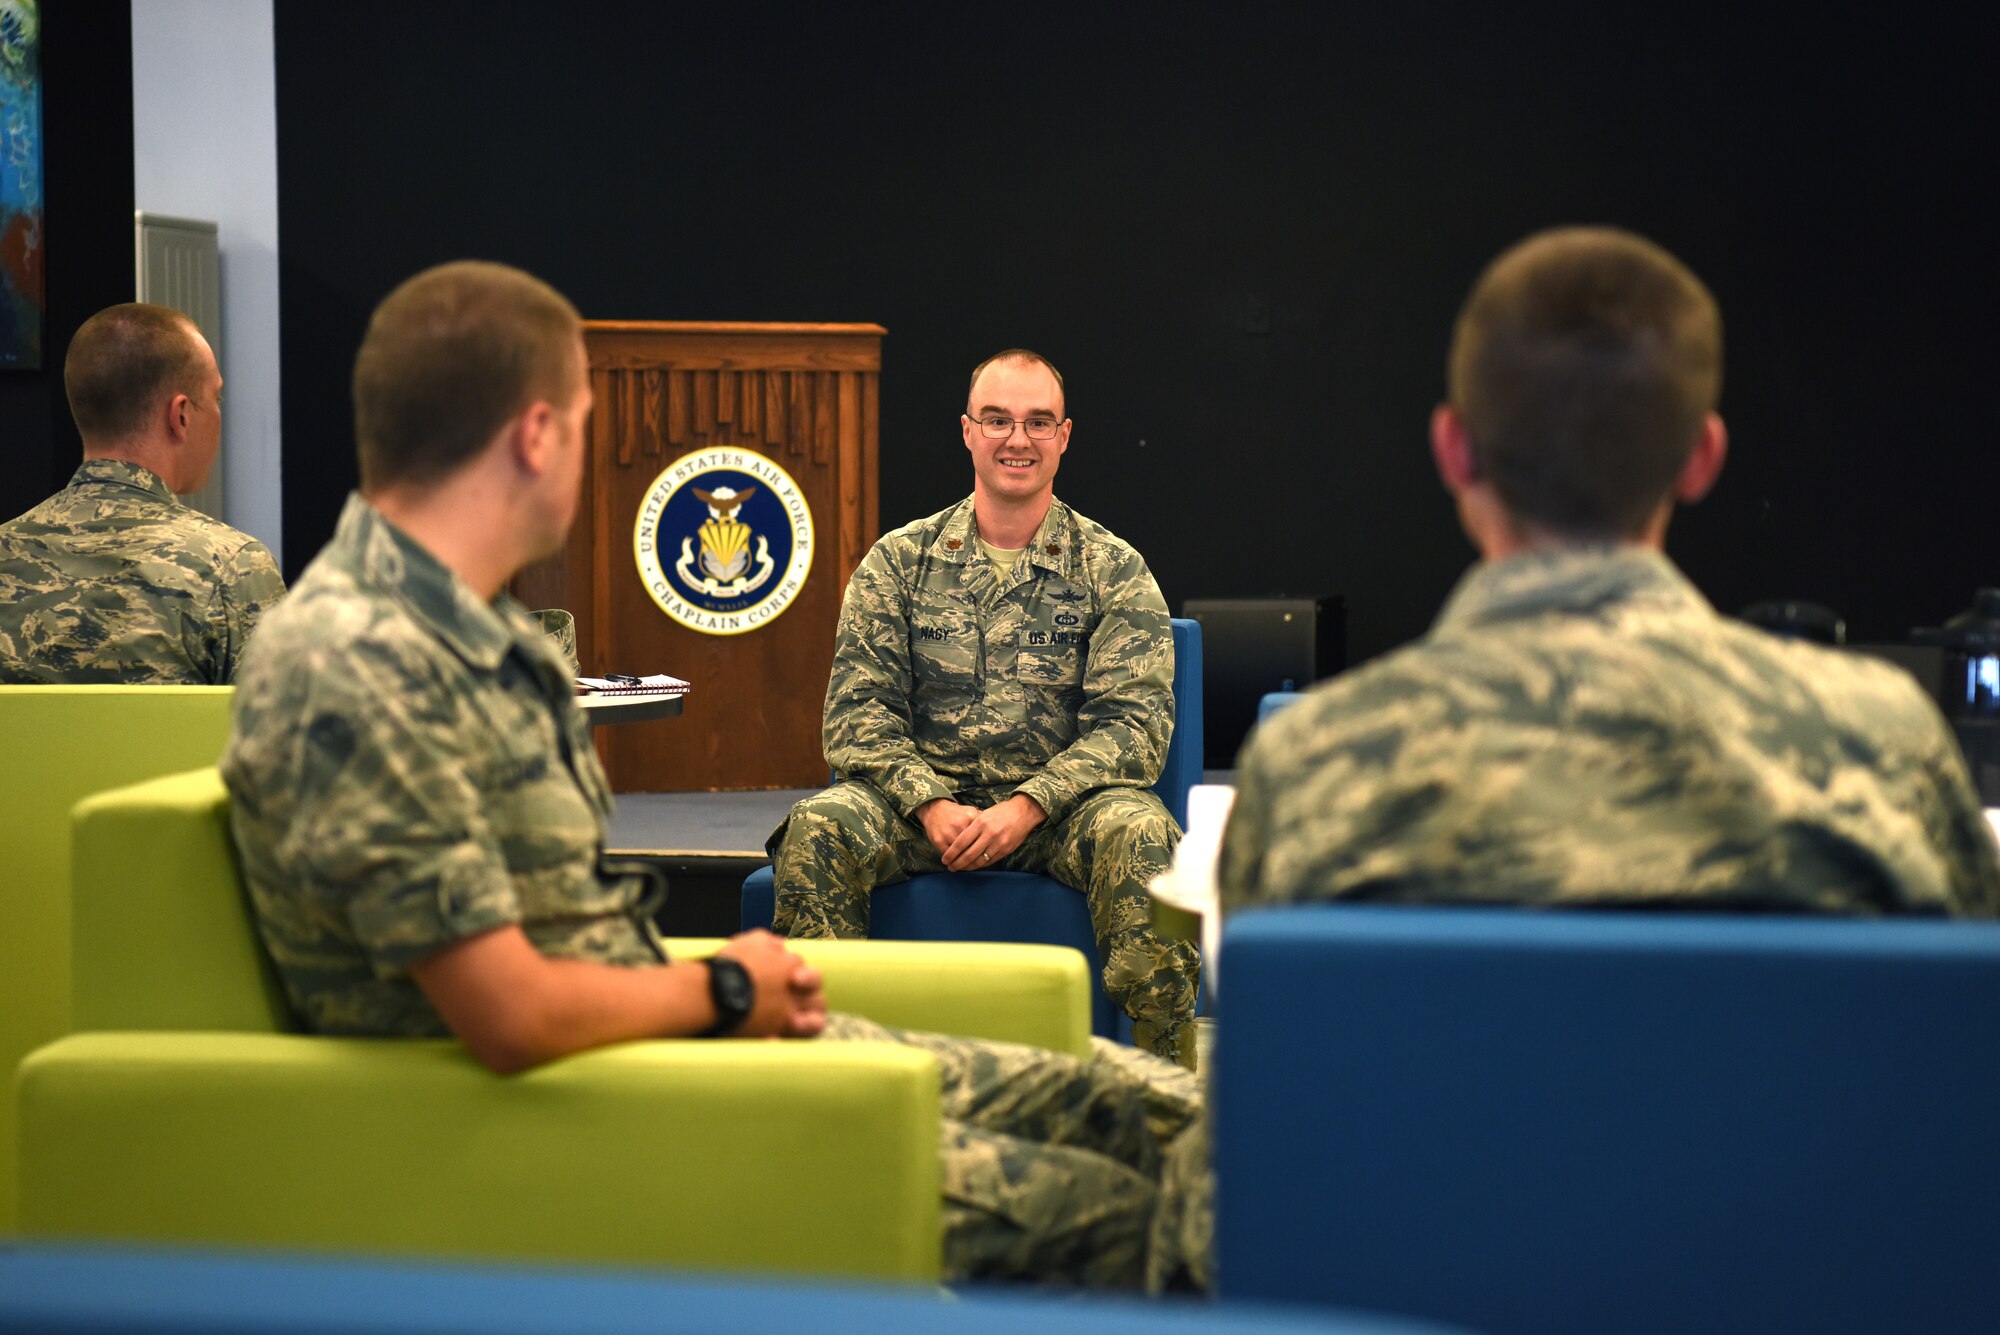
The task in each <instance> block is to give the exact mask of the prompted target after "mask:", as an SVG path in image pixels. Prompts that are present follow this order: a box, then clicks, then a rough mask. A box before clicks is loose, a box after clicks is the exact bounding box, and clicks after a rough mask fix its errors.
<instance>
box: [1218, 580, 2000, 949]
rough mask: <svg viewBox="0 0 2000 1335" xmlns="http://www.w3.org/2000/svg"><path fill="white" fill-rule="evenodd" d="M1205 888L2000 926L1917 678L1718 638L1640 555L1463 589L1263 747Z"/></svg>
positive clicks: (1954, 766)
mask: <svg viewBox="0 0 2000 1335" xmlns="http://www.w3.org/2000/svg"><path fill="white" fill-rule="evenodd" d="M1221 880H1222V894H1223V902H1224V904H1225V905H1226V906H1230V907H1243V906H1247V905H1256V904H1266V903H1280V902H1287V901H1295V900H1313V899H1356V900H1382V901H1402V902H1426V901H1467V902H1475V901H1476V902H1487V903H1537V904H1587V903H1620V904H1628V905H1642V904H1654V905H1676V904H1690V905H1691V904H1706V905H1713V906H1715V907H1723V908H1726V907H1742V908H1756V909H1779V910H1794V911H1805V912H1828V913H1896V912H1929V913H1971V914H1982V915H1983V914H1992V913H1995V912H1996V911H2000V860H1997V859H1996V853H1995V848H1994V841H1993V839H1992V836H1991V834H1990V833H1989V832H1988V830H1987V828H1986V826H1985V823H1984V820H1983V818H1982V816H1981V813H1980V809H1979V806H1978V802H1977V799H1976V798H1975V796H1974V794H1973V791H1972V788H1971V784H1970V781H1969V780H1968V778H1967V777H1966V773H1965V768H1964V763H1963V760H1962V758H1961V757H1960V755H1959V753H1958V749H1957V745H1956V743H1955V742H1954V740H1953V738H1952V735H1951V732H1950V730H1949V729H1948V728H1947V727H1946V725H1945V723H1944V720H1943V719H1942V717H1941V716H1940V715H1939V713H1938V711H1937V709H1936V708H1935V707H1934V706H1933V705H1932V703H1931V701H1930V700H1929V698H1928V697H1926V696H1925V695H1924V694H1923V692H1922V690H1921V689H1920V688H1919V687H1918V686H1917V684H1916V682H1915V681H1914V680H1912V679H1911V678H1910V677H1909V676H1908V675H1907V674H1905V673H1903V672H1902V671H1900V670H1899V669H1896V668H1894V667H1891V666H1889V665H1887V664H1884V663H1879V662H1876V661H1874V660H1872V659H1868V658H1863V657H1860V656H1857V655H1854V654H1847V653H1840V652H1836V651H1834V650H1830V649H1822V648H1819V647H1817V646H1814V645H1809V644H1803V643H1800V642H1797V641H1792V640H1781V639H1778V638H1776V637H1773V636H1770V635H1766V634H1764V633H1763V632H1761V631H1758V630H1754V629H1752V628H1750V627H1748V626H1745V625H1743V624H1741V623H1738V622H1735V621H1730V620H1727V619H1725V618H1722V617H1719V616H1717V615H1716V614H1715V612H1714V610H1713V609H1712V608H1710V607H1709V605H1708V604H1707V602H1706V601H1704V600H1703V598H1702V597H1701V595H1700V594H1699V593H1697V592H1696V591H1695V589H1694V587H1693V585H1691V584H1689V583H1688V581H1687V580H1686V578H1685V577H1684V576H1682V575H1681V573H1680V572H1679V571H1678V570H1677V569H1676V568H1675V567H1674V566H1673V564H1672V563H1671V562H1669V561H1668V560H1667V558H1666V557H1665V556H1663V555H1661V554H1660V553H1658V552H1652V551H1646V550H1642V549H1636V548H1602V547H1600V548H1594V549H1585V550H1572V551H1567V552H1559V553H1549V554H1540V555H1531V556H1521V557H1514V558H1511V559H1508V560H1504V561H1499V562H1493V563H1487V564H1482V565H1479V566H1475V567H1474V568H1473V570H1472V571H1471V573H1470V574H1468V575H1467V576H1466V577H1465V579H1464V580H1462V581H1461V582H1460V584H1459V586H1458V588H1457V590H1456V591H1455V592H1454V593H1453V594H1452V596H1451V598H1450V600H1449V601H1448V602H1447V603H1446V604H1445V607H1444V610H1443V612H1442V613H1441V614H1440V615H1439V617H1438V619H1437V623H1436V625H1435V626H1434V627H1433V628H1432V630H1431V632H1430V634H1429V635H1428V636H1426V637H1425V638H1424V639H1423V640H1421V641H1418V642H1417V643H1416V644H1414V645H1412V646H1410V647H1408V648H1406V649H1403V650H1401V651H1399V652H1397V653H1394V654H1391V655H1389V656H1388V657H1386V658H1384V659H1381V660H1379V661H1377V662H1376V663H1373V664H1371V665H1369V666H1366V667H1363V668H1359V669H1357V670H1355V671H1353V672H1350V673H1348V674H1346V675H1345V676H1342V677H1338V678H1336V679H1334V680H1333V681H1332V682H1329V683H1327V684H1326V685H1325V686H1323V687H1321V688H1319V689H1317V690H1315V691H1313V692H1311V693H1310V694H1309V695H1308V696H1307V698H1306V699H1305V700H1303V701H1301V702H1299V703H1298V704H1296V705H1293V706H1291V707H1290V708H1288V709H1286V710H1285V711H1284V712H1283V713H1281V714H1279V715H1277V716H1276V717H1274V718H1272V719H1271V720H1270V721H1269V722H1268V723H1266V724H1265V725H1264V726H1263V727H1261V728H1259V729H1258V730H1257V731H1256V733H1255V734H1253V736H1252V738H1251V741H1250V743H1249V745H1248V746H1247V747H1246V748H1245V749H1244V753H1243V756H1242V758H1241V760H1240V761H1239V768H1238V773H1237V801H1236V807H1235V811H1234V813H1233V814H1232V816H1231V818H1230V824H1229V828H1228V832H1227V834H1226V836H1225V839H1224V844H1223V853H1222V869H1221Z"/></svg>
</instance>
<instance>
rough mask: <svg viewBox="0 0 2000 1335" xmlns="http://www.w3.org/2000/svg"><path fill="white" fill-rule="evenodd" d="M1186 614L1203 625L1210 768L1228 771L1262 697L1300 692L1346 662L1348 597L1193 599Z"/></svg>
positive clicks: (1185, 606)
mask: <svg viewBox="0 0 2000 1335" xmlns="http://www.w3.org/2000/svg"><path fill="white" fill-rule="evenodd" d="M1181 615H1182V616H1185V617H1188V618H1190V619H1191V620H1194V621H1198V622H1200V623H1201V660H1202V677H1203V680H1204V683H1205V684H1204V689H1203V692H1202V730H1203V736H1204V738H1205V741H1206V748H1205V750H1206V754H1205V755H1204V756H1203V757H1202V763H1203V764H1204V765H1205V766H1206V767H1208V768H1209V769H1229V768H1231V767H1233V766H1234V765H1235V764H1236V753H1237V752H1238V751H1239V750H1241V749H1242V746H1243V739H1244V737H1245V736H1247V735H1248V734H1249V731H1250V726H1251V724H1253V723H1255V722H1256V721H1257V702H1258V701H1259V700H1261V699H1263V698H1264V696H1265V695H1266V694H1268V693H1269V692H1271V691H1302V690H1304V689H1305V688H1306V687H1308V686H1310V685H1312V683H1314V682H1316V681H1319V680H1321V679H1323V678H1326V677H1331V676H1332V675H1334V674H1335V673H1336V672H1339V671H1340V670H1341V669H1342V668H1344V667H1346V666H1347V600H1346V599H1345V598H1342V597H1341V596H1339V595H1338V594H1334V595H1330V596H1328V597H1324V598H1190V599H1188V600H1187V601H1186V602H1185V603H1184V604H1182V607H1181Z"/></svg>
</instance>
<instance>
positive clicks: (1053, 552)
mask: <svg viewBox="0 0 2000 1335" xmlns="http://www.w3.org/2000/svg"><path fill="white" fill-rule="evenodd" d="M1042 550H1043V551H1045V552H1047V553H1048V554H1049V555H1050V556H1061V555H1062V544H1061V543H1059V542H1052V543H1050V544H1049V545H1048V546H1046V547H1044V548H1042Z"/></svg>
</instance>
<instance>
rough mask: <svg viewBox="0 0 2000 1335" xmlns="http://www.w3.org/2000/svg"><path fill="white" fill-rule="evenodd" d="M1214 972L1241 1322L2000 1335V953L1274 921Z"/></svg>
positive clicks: (1546, 929) (1428, 924)
mask: <svg viewBox="0 0 2000 1335" xmlns="http://www.w3.org/2000/svg"><path fill="white" fill-rule="evenodd" d="M1221 975H1222V979H1223V985H1224V988H1225V990H1226V992H1227V995H1228V1000H1229V1024H1228V1026H1227V1029H1226V1031H1225V1032H1224V1033H1223V1034H1222V1035H1221V1037H1220V1040H1219V1042H1218V1043H1217V1046H1216V1052H1215V1059H1214V1066H1213V1071H1212V1073H1211V1080H1212V1085H1211V1091H1212V1103H1211V1107H1212V1110H1213V1116H1214V1131H1215V1151H1216V1181H1217V1190H1218V1197H1217V1217H1216V1234H1215V1237H1216V1265H1217V1275H1218V1277H1219V1281H1220V1284H1221V1287H1222V1292H1223V1296H1224V1297H1225V1298H1228V1299H1232V1300H1234V1299H1258V1300H1274V1301H1284V1302H1307V1303H1322V1304H1331V1305H1339V1306H1354V1307H1360V1308H1364V1309H1377V1310H1383V1311H1398V1312H1406V1313H1409V1314H1411V1315H1414V1316H1420V1317H1425V1318H1429V1319H1433V1320H1445V1321H1454V1322H1461V1323H1464V1324H1466V1325H1469V1326H1473V1327H1477V1328H1479V1329H1482V1330H1488V1331H1493V1332H1496V1333H1497V1332H1523V1333H1525V1332H1535V1335H1565V1333H1566V1332H1578V1333H1581V1332H1598V1333H1600V1335H1601V1333H1602V1332H1609V1331H1640V1330H1645V1331H1656V1332H1694V1331H1700V1332H1704V1333H1705V1335H1732V1333H1734V1332H1743V1333H1745V1335H1747V1333H1748V1332H1770V1331H1780V1330H1787V1331H1790V1330H1810V1331H1815V1332H1856V1333H1857V1335H1859V1333H1860V1332H1879V1331H1888V1330H1912V1331H1915V1330H1921V1331H1925V1332H1927V1333H1928V1335H1938V1333H1940V1332H1948V1331H1950V1332H1971V1331H1991V1330H1994V1329H1996V1328H2000V1297H1996V1294H1995V1291H1994V1286H1993V1281H1992V1273H1991V1265H1992V1258H1993V1257H1994V1256H1995V1255H2000V1204H1996V1203H2000V1142H1996V1140H1995V1137H1994V1135H1993V1120H1994V1110H1995V1109H1996V1108H2000V1043H1996V1042H1995V1041H1994V1035H1993V1024H1992V1017H1994V1016H1996V1015H2000V924H1994V923H1986V922H1940V921H1916V920H1888V921H1885V920H1880V919H1876V920H1831V919H1816V918H1775V917H1748V916H1740V917H1739V916H1719V915H1717V916H1711V915H1705V914H1704V915H1695V914H1647V913H1632V912H1610V911H1606V912H1597V913H1582V912H1575V913H1558V912H1536V911H1530V910H1520V909H1511V910H1510V909H1461V908H1386V907H1358V906H1357V907H1329V906H1319V907H1310V908H1305V907H1301V908H1280V909H1269V910H1263V911H1259V912H1247V913H1243V914H1241V915H1238V916H1234V917H1232V918H1231V920H1230V923H1229V925H1228V928H1227V931H1226V932H1225V934H1224V937H1223V946H1222V969H1221ZM1301 1017H1306V1018H1308V1019H1309V1020H1311V1022H1309V1023H1301Z"/></svg>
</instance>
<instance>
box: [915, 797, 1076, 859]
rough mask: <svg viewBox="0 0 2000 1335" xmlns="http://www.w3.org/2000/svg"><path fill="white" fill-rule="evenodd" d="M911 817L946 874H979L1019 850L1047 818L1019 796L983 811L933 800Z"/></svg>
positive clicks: (1034, 804) (1031, 800)
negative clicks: (947, 872)
mask: <svg viewBox="0 0 2000 1335" xmlns="http://www.w3.org/2000/svg"><path fill="white" fill-rule="evenodd" d="M914 814H915V816H916V818H917V823H918V824H919V825H921V826H923V827H924V837H925V838H926V839H929V840H930V841H931V847H933V848H935V849H936V850H937V851H938V856H939V857H941V858H943V859H944V866H945V870H946V871H978V870H980V869H981V868H983V867H990V866H992V865H993V864H994V863H996V862H999V861H1000V860H1001V859H1003V858H1005V857H1006V856H1007V855H1008V854H1009V853H1012V852H1013V851H1014V850H1015V849H1017V848H1019V847H1020V846H1021V841H1022V840H1023V839H1026V838H1027V837H1028V836H1029V835H1030V834H1032V833H1034V830H1035V827H1036V826H1038V825H1040V824H1041V823H1042V822H1043V821H1045V820H1047V819H1048V816H1047V814H1046V813H1044V812H1043V810H1042V808H1041V804H1040V803H1038V802H1036V801H1035V799H1034V798H1032V797H1028V796H1025V795H1023V794H1021V793H1016V794H1014V795H1013V796H1012V797H1010V798H1008V799H1007V800H1006V801H1004V802H1001V803H998V804H996V805H994V806H990V807H987V808H985V809H984V810H981V809H980V808H978V807H969V806H966V805H964V804H963V803H959V802H954V801H952V800H951V799H950V798H948V797H935V798H932V799H931V800H930V801H928V802H926V803H924V804H923V805H922V806H920V807H918V808H917V809H916V812H915V813H914Z"/></svg>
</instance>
